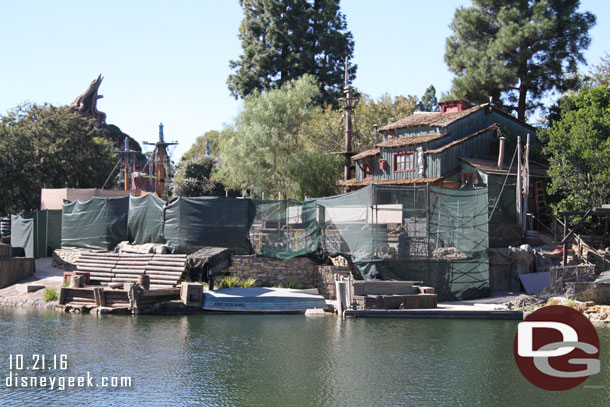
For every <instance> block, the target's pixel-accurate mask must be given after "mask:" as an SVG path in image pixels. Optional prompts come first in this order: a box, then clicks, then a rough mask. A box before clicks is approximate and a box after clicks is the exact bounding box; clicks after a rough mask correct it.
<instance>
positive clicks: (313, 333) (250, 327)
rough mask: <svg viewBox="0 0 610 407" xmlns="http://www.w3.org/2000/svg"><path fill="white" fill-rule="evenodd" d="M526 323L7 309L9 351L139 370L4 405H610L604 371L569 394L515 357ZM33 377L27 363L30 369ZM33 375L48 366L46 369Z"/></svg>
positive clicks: (97, 371) (2, 311) (606, 332)
mask: <svg viewBox="0 0 610 407" xmlns="http://www.w3.org/2000/svg"><path fill="white" fill-rule="evenodd" d="M515 330H516V322H506V321H457V320H456V321H452V320H444V321H443V320H395V319H385V320H382V319H356V320H343V319H340V318H333V317H317V318H307V317H304V316H295V315H268V316H261V315H259V316H248V315H197V316H178V317H156V316H138V317H132V316H91V315H75V314H65V315H64V314H58V313H54V312H41V311H38V310H29V309H27V310H19V309H15V308H0V349H1V351H0V357H1V359H0V360H1V361H0V373H1V374H2V377H5V376H6V375H7V374H8V361H7V358H8V355H9V354H19V353H20V354H24V355H26V356H27V355H31V354H32V353H44V354H47V355H52V354H60V353H66V354H68V355H69V356H68V357H69V369H68V371H67V372H66V373H62V372H51V373H48V372H47V373H44V372H43V373H44V374H47V375H58V374H60V373H61V374H71V375H80V374H84V373H86V372H87V371H89V372H91V374H92V375H94V376H101V375H108V376H112V375H116V376H131V377H132V380H133V386H132V387H131V388H128V389H101V388H92V389H67V390H66V391H63V392H60V391H57V390H54V391H50V390H46V389H15V388H6V387H5V386H4V383H2V386H0V405H2V406H6V405H39V406H43V405H52V404H53V405H61V404H65V405H84V406H104V407H106V406H122V405H130V404H134V405H135V404H137V405H151V406H168V405H193V406H195V405H209V406H216V405H218V406H232V405H235V406H242V405H248V406H250V405H253V406H256V405H261V406H263V405H264V406H286V405H291V406H292V405H315V406H336V405H349V406H360V405H362V406H365V405H366V406H370V405H422V406H430V405H447V406H454V405H468V406H471V405H481V406H488V405H500V406H501V405H506V406H512V405H515V404H531V402H532V401H534V400H535V401H536V402H537V403H542V404H543V405H547V404H551V403H552V404H553V405H557V406H561V405H577V404H578V405H586V404H589V403H590V404H591V405H606V404H608V402H609V401H610V394H609V392H608V389H609V388H610V372H608V368H607V366H609V361H610V355H609V354H608V349H610V329H600V330H599V334H600V340H601V343H602V361H601V364H602V372H601V373H600V374H598V375H595V376H592V377H591V378H590V379H589V380H588V381H587V382H586V383H585V384H586V385H588V386H602V387H584V386H580V387H578V388H576V389H574V390H570V391H567V392H563V393H550V392H545V391H543V390H539V389H537V388H535V387H533V386H532V385H530V384H529V383H528V382H526V381H525V379H523V377H522V376H521V374H520V373H519V371H518V370H517V368H516V366H515V364H514V361H513V359H512V350H511V349H512V340H513V336H514V333H515ZM26 374H29V372H26ZM33 374H38V375H40V374H41V372H34V373H33Z"/></svg>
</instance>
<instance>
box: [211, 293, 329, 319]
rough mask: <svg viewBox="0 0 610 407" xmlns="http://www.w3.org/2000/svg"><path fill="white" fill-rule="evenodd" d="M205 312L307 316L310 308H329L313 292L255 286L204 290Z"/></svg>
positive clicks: (322, 298) (324, 301) (322, 299)
mask: <svg viewBox="0 0 610 407" xmlns="http://www.w3.org/2000/svg"><path fill="white" fill-rule="evenodd" d="M203 296H204V298H203V309H204V310H206V311H216V312H219V311H224V312H246V313H304V312H305V311H306V310H307V309H310V308H320V309H323V308H326V300H325V299H324V297H322V296H321V295H318V294H312V293H311V290H296V289H291V288H274V287H252V288H225V289H222V290H213V291H205V292H204V293H203Z"/></svg>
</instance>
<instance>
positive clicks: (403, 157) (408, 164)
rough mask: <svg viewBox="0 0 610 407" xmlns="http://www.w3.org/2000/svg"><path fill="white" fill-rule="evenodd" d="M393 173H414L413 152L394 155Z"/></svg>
mask: <svg viewBox="0 0 610 407" xmlns="http://www.w3.org/2000/svg"><path fill="white" fill-rule="evenodd" d="M394 171H395V172H396V171H415V154H414V152H413V151H407V152H404V153H394Z"/></svg>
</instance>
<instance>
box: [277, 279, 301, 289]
mask: <svg viewBox="0 0 610 407" xmlns="http://www.w3.org/2000/svg"><path fill="white" fill-rule="evenodd" d="M277 288H293V289H295V290H301V289H303V288H305V286H304V285H303V284H302V283H300V282H298V281H296V280H295V279H294V278H287V279H286V280H283V281H282V282H280V283H279V284H278V285H277Z"/></svg>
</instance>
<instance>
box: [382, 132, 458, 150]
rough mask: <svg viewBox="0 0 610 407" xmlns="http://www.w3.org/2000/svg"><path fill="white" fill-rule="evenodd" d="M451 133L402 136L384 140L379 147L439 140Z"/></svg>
mask: <svg viewBox="0 0 610 407" xmlns="http://www.w3.org/2000/svg"><path fill="white" fill-rule="evenodd" d="M447 135H449V133H444V134H431V135H429V136H419V137H400V138H394V139H391V140H388V141H384V142H383V143H379V144H377V147H402V146H410V145H413V144H421V143H427V142H429V141H433V140H438V139H439V138H443V137H445V136H447Z"/></svg>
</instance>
